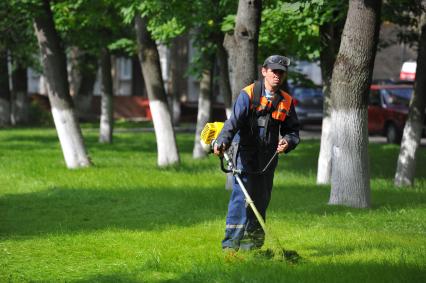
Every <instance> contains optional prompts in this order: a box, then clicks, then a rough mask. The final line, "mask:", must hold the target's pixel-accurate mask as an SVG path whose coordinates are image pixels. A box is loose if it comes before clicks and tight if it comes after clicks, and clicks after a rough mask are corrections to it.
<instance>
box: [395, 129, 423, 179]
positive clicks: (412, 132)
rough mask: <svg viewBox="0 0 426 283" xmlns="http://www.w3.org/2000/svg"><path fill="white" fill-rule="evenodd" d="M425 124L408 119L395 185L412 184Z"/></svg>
mask: <svg viewBox="0 0 426 283" xmlns="http://www.w3.org/2000/svg"><path fill="white" fill-rule="evenodd" d="M422 128H423V124H422V123H420V122H419V121H413V122H411V121H410V120H408V121H407V123H406V125H405V127H404V133H403V135H402V142H401V149H400V152H399V156H398V163H397V168H396V173H395V185H397V186H398V187H402V186H411V185H413V183H414V175H415V172H416V153H417V149H418V148H419V144H420V139H421V133H422Z"/></svg>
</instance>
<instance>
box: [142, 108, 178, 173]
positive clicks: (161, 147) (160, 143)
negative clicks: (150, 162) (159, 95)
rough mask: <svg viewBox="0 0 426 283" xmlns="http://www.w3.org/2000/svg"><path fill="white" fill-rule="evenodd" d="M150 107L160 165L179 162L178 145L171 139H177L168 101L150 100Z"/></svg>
mask: <svg viewBox="0 0 426 283" xmlns="http://www.w3.org/2000/svg"><path fill="white" fill-rule="evenodd" d="M149 107H150V109H151V113H152V121H153V123H154V130H155V137H156V140H157V152H158V159H157V160H158V166H160V167H162V166H167V165H171V164H175V163H178V162H179V155H178V154H177V150H176V146H174V144H171V143H170V141H175V136H174V131H173V127H172V123H171V117H170V111H169V108H168V105H167V103H164V102H162V101H160V100H153V101H151V100H150V101H149Z"/></svg>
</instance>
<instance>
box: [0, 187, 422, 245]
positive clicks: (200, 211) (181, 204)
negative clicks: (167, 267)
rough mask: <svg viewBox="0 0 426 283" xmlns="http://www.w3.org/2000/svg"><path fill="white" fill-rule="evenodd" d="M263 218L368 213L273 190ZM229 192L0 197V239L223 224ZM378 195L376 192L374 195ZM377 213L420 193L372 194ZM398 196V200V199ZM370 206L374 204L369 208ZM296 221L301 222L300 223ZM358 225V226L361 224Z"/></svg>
mask: <svg viewBox="0 0 426 283" xmlns="http://www.w3.org/2000/svg"><path fill="white" fill-rule="evenodd" d="M274 190H275V191H274V193H273V200H272V203H271V206H270V208H269V210H268V213H272V214H275V215H281V216H280V217H292V216H291V215H295V214H298V213H302V216H301V217H302V218H303V217H304V218H305V219H304V220H303V221H314V220H313V219H311V217H312V216H320V215H324V214H328V215H332V214H334V215H337V216H338V215H343V216H344V215H345V214H346V213H347V212H351V213H353V214H354V216H355V217H356V216H357V215H361V216H363V215H364V214H368V213H370V212H369V210H356V209H351V208H346V207H339V206H328V205H327V200H328V190H327V189H319V188H316V187H314V188H309V187H304V186H298V187H294V186H293V187H292V188H286V189H284V188H275V189H274ZM229 193H230V192H229V191H225V190H224V189H223V187H221V188H203V189H198V188H197V187H196V185H194V184H188V187H186V188H164V187H157V188H142V187H140V188H133V189H125V190H123V189H122V190H119V189H117V190H108V189H90V188H89V189H67V188H53V189H50V190H47V191H42V192H36V193H27V194H11V195H4V196H2V197H0V215H2V218H1V219H0V236H1V237H11V236H32V235H39V234H48V233H73V232H79V231H92V230H102V229H106V228H117V229H127V230H145V231H150V230H159V231H162V230H166V229H169V228H170V227H187V226H191V225H196V224H198V223H202V222H205V221H211V220H216V219H224V218H225V215H226V211H227V203H228V198H229ZM376 193H377V192H376ZM377 194H378V197H377V199H380V202H379V203H378V204H377V205H375V206H376V208H381V207H383V206H385V207H386V208H387V209H397V208H404V207H415V206H418V205H424V203H425V201H426V196H425V194H424V193H421V192H404V193H403V194H401V193H400V192H395V191H387V192H380V193H377ZM401 196H402V197H401ZM373 203H374V202H373ZM300 221H302V220H301V219H300ZM359 221H362V219H360V220H359Z"/></svg>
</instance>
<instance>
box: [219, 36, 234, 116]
mask: <svg viewBox="0 0 426 283" xmlns="http://www.w3.org/2000/svg"><path fill="white" fill-rule="evenodd" d="M223 39H224V36H222V37H221V38H220V41H219V42H218V43H217V52H216V56H217V59H218V62H219V86H220V89H221V90H222V94H223V102H224V104H225V111H226V117H227V118H229V117H230V116H231V112H232V90H231V84H230V82H229V68H228V54H227V53H226V49H225V48H224V47H223V45H222V42H223Z"/></svg>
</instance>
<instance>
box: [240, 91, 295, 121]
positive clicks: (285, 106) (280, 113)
mask: <svg viewBox="0 0 426 283" xmlns="http://www.w3.org/2000/svg"><path fill="white" fill-rule="evenodd" d="M243 90H244V91H245V92H246V93H247V94H248V96H249V98H250V109H253V107H254V106H253V97H254V83H253V84H251V85H249V86H247V87H245V88H244V89H243ZM280 95H281V97H282V99H281V100H280V102H279V103H278V105H277V107H276V109H275V110H274V111H273V112H272V115H271V116H272V118H274V119H275V120H279V121H281V122H282V121H284V119H285V118H286V117H287V114H288V113H289V112H290V107H291V102H292V97H291V96H290V95H289V94H288V93H287V92H285V91H283V90H281V91H280ZM271 107H272V101H268V99H267V98H266V97H265V96H261V97H260V102H259V106H257V107H256V111H263V110H265V109H270V108H271Z"/></svg>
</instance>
